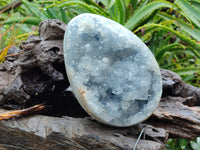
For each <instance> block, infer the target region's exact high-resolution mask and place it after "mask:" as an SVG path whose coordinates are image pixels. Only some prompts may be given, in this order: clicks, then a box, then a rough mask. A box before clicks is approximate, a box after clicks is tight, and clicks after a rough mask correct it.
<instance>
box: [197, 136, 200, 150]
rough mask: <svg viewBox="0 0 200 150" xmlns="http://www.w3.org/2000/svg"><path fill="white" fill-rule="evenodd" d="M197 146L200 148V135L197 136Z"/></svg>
mask: <svg viewBox="0 0 200 150" xmlns="http://www.w3.org/2000/svg"><path fill="white" fill-rule="evenodd" d="M197 146H198V149H199V150H200V137H197Z"/></svg>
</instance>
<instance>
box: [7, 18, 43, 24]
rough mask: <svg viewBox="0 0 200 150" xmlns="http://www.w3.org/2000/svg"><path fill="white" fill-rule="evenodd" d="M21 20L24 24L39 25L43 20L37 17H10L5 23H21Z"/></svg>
mask: <svg viewBox="0 0 200 150" xmlns="http://www.w3.org/2000/svg"><path fill="white" fill-rule="evenodd" d="M21 22H23V23H24V24H31V25H39V23H40V22H41V20H40V19H39V18H37V17H29V18H27V17H20V18H9V19H7V20H6V21H5V22H4V23H3V24H4V25H6V24H13V23H21Z"/></svg>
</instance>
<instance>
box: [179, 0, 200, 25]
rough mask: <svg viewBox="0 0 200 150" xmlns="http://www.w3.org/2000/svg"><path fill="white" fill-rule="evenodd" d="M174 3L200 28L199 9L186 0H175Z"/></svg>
mask: <svg viewBox="0 0 200 150" xmlns="http://www.w3.org/2000/svg"><path fill="white" fill-rule="evenodd" d="M176 4H177V5H178V7H179V8H180V9H181V10H182V11H183V13H184V15H185V16H186V17H187V18H190V19H191V21H192V22H193V23H194V24H195V25H196V26H198V27H199V28H200V15H199V14H200V10H198V9H196V7H194V6H192V5H190V4H189V3H188V2H187V1H186V0H176Z"/></svg>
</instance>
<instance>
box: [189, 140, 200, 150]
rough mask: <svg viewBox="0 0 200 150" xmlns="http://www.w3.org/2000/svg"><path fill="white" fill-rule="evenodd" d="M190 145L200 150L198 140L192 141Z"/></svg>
mask: <svg viewBox="0 0 200 150" xmlns="http://www.w3.org/2000/svg"><path fill="white" fill-rule="evenodd" d="M190 145H191V147H192V148H193V150H200V149H199V148H198V145H197V143H196V142H194V141H190Z"/></svg>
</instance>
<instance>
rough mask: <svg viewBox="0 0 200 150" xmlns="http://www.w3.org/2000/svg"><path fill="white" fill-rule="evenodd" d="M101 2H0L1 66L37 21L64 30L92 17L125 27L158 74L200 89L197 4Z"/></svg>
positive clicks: (183, 145) (179, 145) (178, 145)
mask: <svg viewBox="0 0 200 150" xmlns="http://www.w3.org/2000/svg"><path fill="white" fill-rule="evenodd" d="M99 1H100V3H95V2H94V1H92V0H0V28H1V30H0V62H1V63H3V61H4V60H5V56H6V55H7V51H8V49H9V48H10V47H12V46H14V45H16V46H19V45H20V42H21V41H23V40H26V38H27V37H28V35H30V34H38V33H37V30H38V25H39V23H40V22H41V21H43V20H46V19H59V20H62V21H63V22H65V23H66V24H67V23H68V22H69V21H70V20H71V19H72V18H73V17H75V16H77V15H79V14H81V13H94V14H99V15H102V16H105V17H107V18H110V19H112V20H114V21H116V22H119V23H120V24H122V25H124V26H125V27H126V28H128V29H129V30H131V31H132V32H133V33H135V34H136V35H138V36H139V37H140V38H141V39H142V40H143V41H144V42H145V43H146V44H147V46H148V47H149V48H150V50H151V51H152V53H153V54H154V56H155V58H156V59H157V61H158V63H159V65H160V67H161V68H164V69H169V70H172V71H174V72H177V73H178V74H179V75H181V77H182V79H183V80H184V81H186V82H188V83H190V84H192V85H194V86H198V87H199V85H200V84H199V81H200V15H199V14H200V1H199V0H190V1H189V0H168V1H167V0H99ZM199 143H200V142H199V139H197V141H196V142H195V141H191V142H188V141H187V140H184V139H179V140H169V142H168V145H167V147H168V148H169V149H170V148H171V149H172V148H173V149H187V148H188V147H189V148H190V149H191V148H194V149H195V148H198V149H200V146H199V145H200V144H199ZM190 145H191V146H190ZM195 150H196V149H195Z"/></svg>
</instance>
